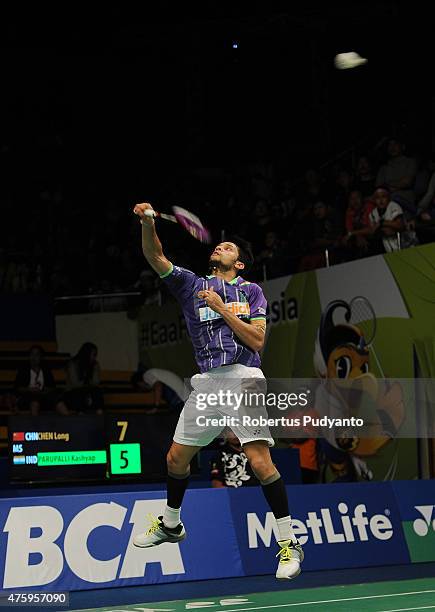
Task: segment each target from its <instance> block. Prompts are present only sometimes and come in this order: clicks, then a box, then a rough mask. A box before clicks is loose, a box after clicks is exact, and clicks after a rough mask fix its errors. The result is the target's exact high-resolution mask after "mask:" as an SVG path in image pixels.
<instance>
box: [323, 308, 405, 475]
mask: <svg viewBox="0 0 435 612" xmlns="http://www.w3.org/2000/svg"><path fill="white" fill-rule="evenodd" d="M343 311H344V317H343V323H338V324H335V323H334V314H335V313H337V314H338V312H341V314H343ZM337 314H336V316H337ZM351 317H352V308H351V305H350V304H348V303H347V302H345V301H343V300H335V301H333V302H330V303H329V304H328V305H327V306H326V308H325V310H324V311H323V313H322V316H321V319H320V326H319V330H318V334H317V338H316V342H315V350H314V367H315V369H316V372H317V375H318V376H319V377H320V378H321V384H320V385H319V386H318V388H317V390H316V401H315V407H316V412H317V413H318V415H319V416H325V415H327V416H328V417H331V418H343V417H352V416H353V417H357V416H358V415H359V416H362V414H361V410H362V407H363V406H364V404H365V403H366V402H367V400H369V401H370V402H371V405H372V406H373V407H374V409H373V410H372V414H371V418H369V419H365V420H364V427H363V428H343V429H337V428H329V427H325V428H323V429H322V436H323V437H322V439H320V440H319V446H320V449H321V452H322V454H323V455H324V459H325V463H326V466H328V467H329V468H330V470H331V471H332V473H333V476H334V482H349V481H355V480H358V479H359V478H363V479H366V480H371V479H372V478H373V474H372V472H371V471H370V470H369V468H368V467H367V464H366V462H365V458H367V457H370V456H373V455H375V454H376V453H377V452H378V451H379V449H381V448H383V447H384V446H385V445H386V444H388V443H389V442H390V441H391V440H393V439H394V438H395V436H396V434H397V431H398V430H399V428H400V426H401V425H402V423H403V421H404V418H405V414H404V412H405V409H404V402H403V392H402V388H401V386H400V385H399V384H398V383H392V384H389V383H387V382H386V381H385V379H376V378H375V377H374V376H373V374H371V373H370V347H369V345H368V344H367V343H366V339H365V338H364V334H363V331H362V329H361V327H360V326H358V325H354V324H350V321H351ZM370 342H371V340H370ZM389 477H392V476H391V475H390V476H389Z"/></svg>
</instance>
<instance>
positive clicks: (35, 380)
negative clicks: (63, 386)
mask: <svg viewBox="0 0 435 612" xmlns="http://www.w3.org/2000/svg"><path fill="white" fill-rule="evenodd" d="M14 388H15V393H16V396H17V399H18V407H19V409H24V410H30V414H31V415H32V416H38V415H39V413H40V412H41V410H52V409H53V407H54V406H55V404H56V400H57V397H56V385H55V383H54V378H53V374H52V373H51V370H50V368H48V367H47V366H46V365H45V364H44V349H43V348H42V347H41V346H39V345H36V344H35V345H34V346H32V347H31V348H30V351H29V361H28V362H26V363H24V364H23V366H22V367H20V368H19V369H18V371H17V373H16V377H15V384H14ZM61 411H62V409H61V408H60V409H59V412H61Z"/></svg>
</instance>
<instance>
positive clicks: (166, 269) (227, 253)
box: [133, 203, 304, 580]
mask: <svg viewBox="0 0 435 612" xmlns="http://www.w3.org/2000/svg"><path fill="white" fill-rule="evenodd" d="M146 210H152V206H151V204H148V203H144V204H137V205H136V206H135V207H134V213H135V214H136V215H138V216H139V217H140V220H141V224H142V250H143V254H144V256H145V258H146V260H147V261H148V263H149V264H150V266H151V267H152V268H153V270H155V272H157V274H159V275H160V278H162V279H163V280H164V282H165V283H166V284H167V286H168V288H169V289H170V291H171V292H172V293H173V294H174V295H175V297H176V298H177V300H178V301H179V303H180V305H181V307H182V309H183V314H184V317H185V319H186V324H187V329H188V332H189V335H190V338H191V339H192V343H193V347H194V351H195V358H196V361H197V364H198V367H199V369H200V372H201V373H200V374H196V375H195V376H193V377H192V386H193V388H194V390H193V391H192V393H191V395H190V396H189V398H188V399H187V401H186V403H185V406H184V408H183V411H182V413H181V415H180V419H179V421H178V425H177V428H176V430H175V434H174V440H173V443H172V446H171V448H170V449H169V452H168V455H167V465H168V479H167V505H166V507H165V510H164V512H163V515H162V516H160V517H158V518H156V519H154V520H153V521H152V523H151V525H150V526H149V528H148V530H147V531H146V532H145V533H142V534H139V535H136V537H135V538H134V540H133V542H134V544H135V546H139V547H143V548H148V547H150V546H156V545H158V544H162V543H163V542H180V541H181V540H183V539H184V538H185V537H186V531H185V528H184V525H183V523H182V522H181V520H180V509H181V504H182V501H183V497H184V493H185V491H186V488H187V485H188V480H189V475H190V461H191V460H192V458H193V457H194V456H195V455H196V453H197V452H198V451H199V450H200V449H201V448H202V447H204V446H207V445H208V444H209V443H210V442H211V441H212V440H213V439H214V438H216V437H217V436H219V434H220V433H221V431H222V430H223V429H224V427H222V426H213V425H211V426H208V425H207V426H204V425H203V424H202V423H204V422H208V421H207V420H206V418H205V417H207V419H208V417H214V418H215V422H216V417H222V416H224V415H225V416H229V415H230V414H232V415H234V411H233V410H234V408H231V410H230V411H228V409H227V408H226V407H225V406H221V405H220V406H213V407H211V406H207V407H206V409H205V410H204V409H202V412H198V403H197V398H198V396H199V394H198V390H199V389H208V390H214V389H216V388H219V389H228V388H231V389H234V388H235V386H234V385H235V383H237V384H239V385H240V383H241V382H242V383H243V382H244V383H246V382H247V383H248V388H249V381H251V385H252V384H253V385H254V387H255V384H256V383H255V381H256V380H257V381H259V380H261V379H262V380H263V381H264V375H263V373H262V371H261V369H260V365H261V364H260V356H259V354H258V351H260V350H261V348H262V347H263V344H264V338H265V331H266V306H267V302H266V299H265V297H264V295H263V292H262V290H261V288H260V287H259V286H258V285H256V284H254V283H249V282H247V281H245V280H244V279H243V278H242V277H241V276H239V274H240V273H241V272H242V271H245V270H247V269H248V267H249V266H250V265H251V264H252V260H253V257H252V253H251V252H250V249H249V246H248V245H247V244H246V243H245V242H244V241H242V240H241V239H235V241H232V242H222V243H221V244H218V245H217V246H216V248H215V249H214V251H213V252H212V254H211V256H210V262H209V263H210V268H211V272H212V274H211V275H210V276H207V277H205V278H203V277H200V276H197V275H196V274H194V273H193V272H190V271H189V270H186V269H184V268H180V267H178V266H174V265H173V264H172V263H171V262H170V261H169V260H168V259H166V257H165V255H164V254H163V250H162V245H161V243H160V240H159V238H158V236H157V233H156V230H155V227H154V219H153V218H152V217H148V216H145V215H144V211H146ZM202 395H203V394H202ZM200 410H201V409H200ZM262 410H263V412H262V413H261V414H264V415H265V416H266V417H267V413H266V411H265V409H264V408H263V409H262ZM198 414H201V415H202V416H203V417H204V418H203V419H202V420H201V423H200V422H199V421H200V419H198V418H196V417H197V416H198ZM256 414H258V413H256ZM209 421H211V418H210V419H209ZM231 429H232V430H233V432H234V434H235V435H236V436H237V437H238V438H239V440H240V443H241V445H242V446H243V450H244V452H245V454H246V456H247V458H248V461H249V463H250V465H251V468H252V470H253V471H254V473H255V475H256V476H257V478H258V480H259V481H260V483H261V487H262V489H263V493H264V496H265V498H266V501H267V502H268V504H269V506H270V508H271V510H272V512H273V514H274V516H275V519H276V522H277V526H278V532H279V541H278V544H279V552H278V554H277V557H279V564H278V569H277V572H276V577H277V578H279V579H288V580H290V579H292V578H295V577H296V576H297V575H298V574H299V573H300V571H301V568H300V564H301V562H302V561H303V558H304V553H303V550H302V548H301V546H300V544H299V542H298V540H297V538H296V536H295V534H294V532H293V529H292V524H291V517H290V513H289V507H288V500H287V493H286V490H285V485H284V482H283V480H282V478H281V476H280V474H279V472H278V471H277V469H276V467H275V466H274V464H273V463H272V459H271V456H270V451H269V447H271V446H273V444H274V442H273V439H272V438H271V435H270V432H269V429H268V428H267V427H258V425H257V426H256V427H254V426H250V424H249V423H248V424H246V423H243V424H242V423H238V424H236V425H233V426H231Z"/></svg>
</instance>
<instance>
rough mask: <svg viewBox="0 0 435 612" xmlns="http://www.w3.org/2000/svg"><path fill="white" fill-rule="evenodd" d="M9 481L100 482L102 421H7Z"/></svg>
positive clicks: (103, 443)
mask: <svg viewBox="0 0 435 612" xmlns="http://www.w3.org/2000/svg"><path fill="white" fill-rule="evenodd" d="M8 429H9V460H10V462H9V467H10V479H11V481H26V482H58V481H64V480H79V481H81V480H98V479H104V478H105V477H106V472H107V451H106V439H105V434H104V431H105V428H104V417H98V416H95V415H89V416H86V415H83V416H82V415H77V416H74V417H71V418H69V417H60V416H58V415H47V416H46V415H40V416H39V417H37V418H32V417H30V416H21V415H16V416H12V417H10V419H9V427H8Z"/></svg>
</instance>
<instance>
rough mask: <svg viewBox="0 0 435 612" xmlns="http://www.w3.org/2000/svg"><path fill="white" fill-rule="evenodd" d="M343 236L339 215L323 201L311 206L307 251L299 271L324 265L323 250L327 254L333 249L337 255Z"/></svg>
mask: <svg viewBox="0 0 435 612" xmlns="http://www.w3.org/2000/svg"><path fill="white" fill-rule="evenodd" d="M342 237H343V229H342V227H341V223H340V219H339V216H338V215H337V213H336V211H335V210H334V209H333V208H331V207H330V206H328V205H327V204H326V203H325V202H322V201H319V202H316V204H315V205H314V206H313V210H312V214H311V219H310V223H309V226H308V233H307V235H306V237H305V238H306V243H307V246H308V249H307V250H308V253H307V254H306V255H304V256H303V257H302V259H301V263H300V266H299V271H300V272H302V271H305V270H314V269H315V268H319V267H322V266H324V265H325V251H326V250H328V253H329V256H330V257H331V256H332V253H333V251H336V254H337V255H339V250H338V249H339V248H340V247H341V241H342Z"/></svg>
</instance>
